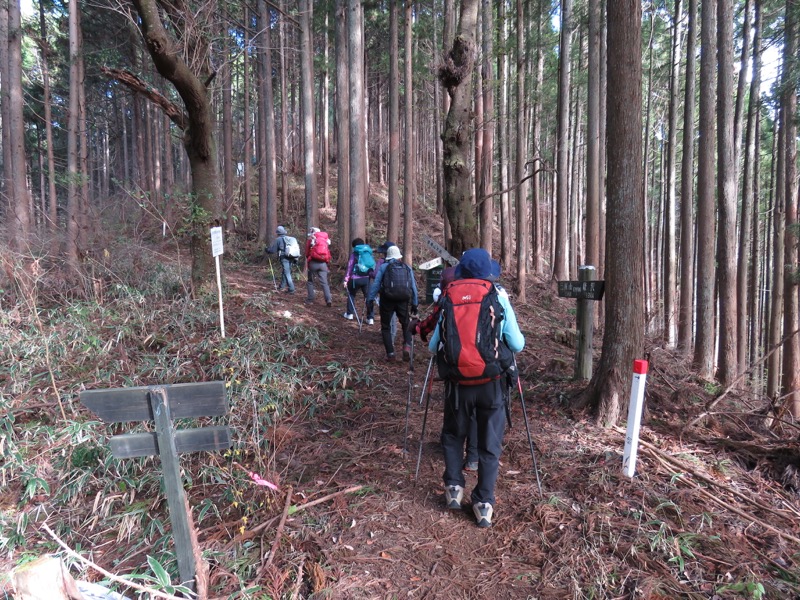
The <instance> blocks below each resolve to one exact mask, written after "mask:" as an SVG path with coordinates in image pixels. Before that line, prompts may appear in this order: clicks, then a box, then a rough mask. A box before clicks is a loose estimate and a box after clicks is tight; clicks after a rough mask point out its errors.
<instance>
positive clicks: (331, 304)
mask: <svg viewBox="0 0 800 600" xmlns="http://www.w3.org/2000/svg"><path fill="white" fill-rule="evenodd" d="M325 306H327V307H328V308H330V307H331V306H333V303H332V302H326V303H325Z"/></svg>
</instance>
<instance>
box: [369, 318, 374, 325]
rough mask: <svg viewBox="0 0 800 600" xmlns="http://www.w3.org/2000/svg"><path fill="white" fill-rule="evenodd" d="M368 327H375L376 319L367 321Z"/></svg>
mask: <svg viewBox="0 0 800 600" xmlns="http://www.w3.org/2000/svg"><path fill="white" fill-rule="evenodd" d="M367 325H375V319H367Z"/></svg>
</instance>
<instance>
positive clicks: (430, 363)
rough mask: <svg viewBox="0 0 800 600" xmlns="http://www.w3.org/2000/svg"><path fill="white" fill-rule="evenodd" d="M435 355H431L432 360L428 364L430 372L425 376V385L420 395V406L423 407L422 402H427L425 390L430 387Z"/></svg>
mask: <svg viewBox="0 0 800 600" xmlns="http://www.w3.org/2000/svg"><path fill="white" fill-rule="evenodd" d="M434 356H436V355H435V354H431V360H430V362H429V363H428V372H427V373H426V374H425V383H423V384H422V393H421V394H420V395H419V405H420V406H422V401H423V400H425V389H426V388H427V387H428V378H429V377H430V376H431V370H432V369H433V358H434Z"/></svg>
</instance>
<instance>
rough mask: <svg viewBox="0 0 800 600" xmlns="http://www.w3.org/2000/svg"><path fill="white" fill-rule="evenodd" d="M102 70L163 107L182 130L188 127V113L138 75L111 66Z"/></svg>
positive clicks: (101, 68)
mask: <svg viewBox="0 0 800 600" xmlns="http://www.w3.org/2000/svg"><path fill="white" fill-rule="evenodd" d="M100 70H101V71H102V72H103V73H105V74H106V75H108V76H109V77H112V78H114V79H116V80H117V81H119V82H120V83H123V84H125V85H126V86H128V87H129V88H130V89H131V90H133V91H134V92H137V93H139V94H142V95H143V96H145V97H146V98H147V99H149V100H150V101H151V102H152V103H153V104H156V105H157V106H160V107H161V109H162V110H163V111H164V112H165V113H166V115H167V116H168V117H169V118H170V120H171V121H172V122H173V123H175V125H177V126H178V127H180V129H181V130H185V129H186V127H187V118H186V114H185V113H184V112H183V111H182V110H181V109H180V108H178V107H177V106H176V105H175V103H174V102H172V101H170V100H169V99H168V98H166V97H165V96H164V95H163V94H162V93H161V92H159V91H158V90H156V89H155V88H154V87H153V86H151V85H150V84H148V83H147V82H146V81H144V80H142V79H140V78H139V77H138V76H136V75H134V74H133V73H131V72H130V71H125V70H124V69H111V68H109V67H100Z"/></svg>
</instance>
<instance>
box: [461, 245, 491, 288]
mask: <svg viewBox="0 0 800 600" xmlns="http://www.w3.org/2000/svg"><path fill="white" fill-rule="evenodd" d="M499 276H500V264H499V263H498V262H497V261H496V260H492V257H491V256H489V253H488V252H487V251H486V250H484V249H483V248H471V249H470V250H467V251H466V252H464V254H463V255H462V256H461V262H459V263H458V266H457V267H456V279H464V278H470V277H472V278H475V279H486V280H488V281H494V280H495V279H497V278H498V277H499Z"/></svg>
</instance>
